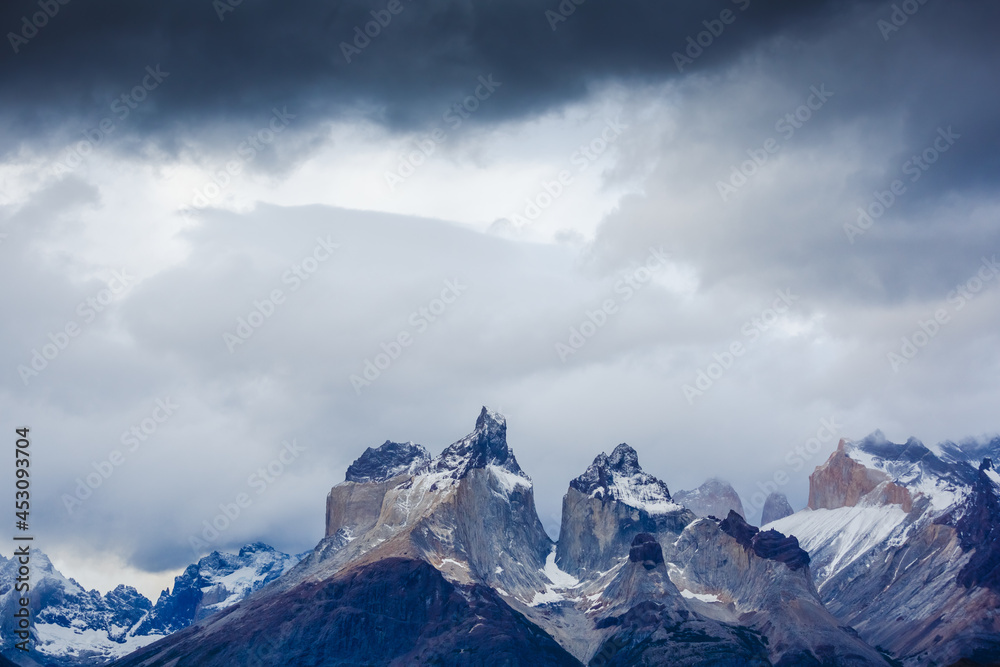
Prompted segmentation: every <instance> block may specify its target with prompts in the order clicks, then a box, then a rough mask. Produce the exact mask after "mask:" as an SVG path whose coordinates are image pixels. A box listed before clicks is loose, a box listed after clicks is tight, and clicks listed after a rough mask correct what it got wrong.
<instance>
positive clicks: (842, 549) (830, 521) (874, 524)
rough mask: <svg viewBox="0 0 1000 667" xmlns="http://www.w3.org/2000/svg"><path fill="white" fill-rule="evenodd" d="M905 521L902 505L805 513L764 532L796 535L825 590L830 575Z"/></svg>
mask: <svg viewBox="0 0 1000 667" xmlns="http://www.w3.org/2000/svg"><path fill="white" fill-rule="evenodd" d="M905 519H906V512H904V511H903V509H902V508H901V507H900V506H899V505H885V506H881V507H840V508H838V509H835V510H828V509H818V510H808V509H806V510H802V511H800V512H796V513H795V514H792V515H791V516H786V517H785V518H783V519H778V520H777V521H772V522H771V523H769V524H767V525H766V526H762V528H761V530H768V529H771V528H773V529H775V530H777V531H779V532H782V533H784V534H785V535H794V536H795V537H796V538H797V539H798V540H799V545H800V546H801V547H802V548H803V549H805V550H806V551H807V552H809V556H810V557H811V558H812V559H813V562H814V564H815V565H816V566H818V568H817V569H816V578H817V582H818V583H819V586H822V582H824V581H825V580H826V579H827V578H828V577H829V576H830V575H832V574H834V573H835V572H837V571H838V570H839V569H841V568H843V567H846V566H847V565H849V564H850V563H852V562H853V561H854V560H855V559H857V558H858V557H859V556H861V555H862V554H864V553H866V552H867V551H869V550H870V549H872V548H874V547H877V546H879V545H881V544H883V543H884V542H885V540H886V539H888V538H889V536H890V535H892V533H893V532H894V531H895V530H896V529H897V528H899V527H900V526H901V525H902V523H903V521H904V520H905Z"/></svg>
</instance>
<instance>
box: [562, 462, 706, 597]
mask: <svg viewBox="0 0 1000 667" xmlns="http://www.w3.org/2000/svg"><path fill="white" fill-rule="evenodd" d="M694 518H695V517H694V514H692V513H691V511H690V510H687V509H685V508H684V507H682V506H681V505H679V504H677V503H675V502H674V501H673V500H672V499H671V497H670V491H669V490H668V488H667V485H666V484H665V483H663V482H662V481H660V480H659V479H657V478H656V477H653V476H652V475H650V474H648V473H646V472H644V471H643V470H642V468H641V467H640V466H639V456H638V454H637V453H636V451H635V450H634V449H632V448H631V447H629V446H628V445H626V444H624V443H623V444H620V445H618V446H617V447H615V449H614V451H612V452H611V455H610V456H608V455H607V454H604V453H602V454H599V455H598V456H597V458H595V459H594V462H593V463H592V464H590V466H589V467H588V468H587V470H586V471H584V473H583V474H582V475H580V476H579V477H577V478H576V479H574V480H573V481H571V482H570V483H569V489H568V490H567V491H566V495H565V496H564V497H563V510H562V528H561V529H560V533H559V534H560V540H559V545H558V547H557V548H556V559H555V560H556V563H558V565H559V567H560V568H562V569H563V570H565V571H566V572H569V573H571V574H573V575H574V576H577V577H581V578H587V577H588V576H590V575H592V574H593V573H596V572H601V571H604V570H607V569H609V568H610V567H611V566H612V565H614V564H615V562H616V559H619V558H623V557H625V556H626V555H627V554H628V553H629V549H630V545H631V544H632V539H633V538H634V537H635V536H636V535H638V534H639V533H671V534H674V535H679V534H680V532H681V531H682V530H684V527H685V526H686V525H688V524H689V523H691V522H692V521H693V520H694Z"/></svg>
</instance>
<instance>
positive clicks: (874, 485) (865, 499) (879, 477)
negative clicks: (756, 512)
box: [809, 440, 913, 512]
mask: <svg viewBox="0 0 1000 667" xmlns="http://www.w3.org/2000/svg"><path fill="white" fill-rule="evenodd" d="M846 444H847V442H846V441H845V440H841V441H840V444H839V445H838V446H837V451H836V452H834V453H833V454H832V455H831V456H830V458H829V459H827V461H826V463H824V464H823V465H821V466H819V467H818V468H816V471H815V472H813V474H812V475H811V476H810V478H809V480H810V484H809V509H813V510H815V509H829V510H834V509H838V508H840V507H855V506H857V505H860V504H867V505H889V504H893V505H899V506H900V507H902V508H903V511H904V512H909V511H910V510H911V509H913V498H912V497H911V496H910V492H909V490H907V489H906V487H904V486H900V485H899V484H896V483H895V482H893V481H891V480H890V478H889V475H888V474H886V473H885V472H883V471H881V470H877V469H873V468H868V467H866V466H864V465H862V464H860V463H858V462H857V461H855V460H854V459H852V458H851V457H850V456H848V454H847V450H846Z"/></svg>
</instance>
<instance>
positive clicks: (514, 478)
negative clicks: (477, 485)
mask: <svg viewBox="0 0 1000 667" xmlns="http://www.w3.org/2000/svg"><path fill="white" fill-rule="evenodd" d="M486 469H487V470H489V471H490V473H492V475H493V477H495V478H496V480H497V481H498V482H499V483H500V486H501V487H502V488H503V490H504V491H505V492H506V493H507V495H508V496H509V495H510V494H511V493H513V492H514V491H515V490H516V489H517V488H518V487H519V486H521V487H524V488H526V489H530V488H531V480H530V479H528V478H527V477H523V476H521V475H518V474H516V473H512V472H511V471H509V470H506V469H504V468H501V467H500V466H495V465H488V466H486Z"/></svg>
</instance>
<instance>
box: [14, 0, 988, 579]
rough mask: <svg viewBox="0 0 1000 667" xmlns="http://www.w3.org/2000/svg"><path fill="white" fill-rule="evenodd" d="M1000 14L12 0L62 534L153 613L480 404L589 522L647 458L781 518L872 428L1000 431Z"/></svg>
mask: <svg viewBox="0 0 1000 667" xmlns="http://www.w3.org/2000/svg"><path fill="white" fill-rule="evenodd" d="M46 7H48V12H49V14H50V15H47V14H45V13H44V11H45V8H46ZM372 12H374V14H373V13H372ZM998 20H1000V7H998V6H996V5H995V4H992V3H983V2H949V3H946V2H943V1H941V0H929V1H927V2H925V3H923V4H921V3H920V2H918V1H917V0H907V1H906V2H901V3H896V4H893V3H891V2H874V1H865V0H854V1H850V2H832V1H829V2H821V1H812V2H803V1H801V0H797V1H794V2H793V1H791V0H789V1H775V2H764V1H763V0H734V1H732V2H730V1H728V0H727V1H721V0H715V1H711V2H706V1H703V0H699V1H698V2H695V1H694V0H689V1H685V2H661V3H646V2H634V1H631V0H626V1H618V2H614V3H610V2H604V3H602V2H600V1H599V0H589V1H588V2H584V3H582V4H579V5H577V4H575V3H573V2H570V1H569V0H566V1H565V2H563V3H562V4H559V3H558V2H556V1H555V0H552V1H551V2H527V1H525V0H511V1H504V2H498V1H481V2H473V1H472V0H465V1H460V0H440V1H432V2H425V3H416V2H411V1H410V0H399V1H398V2H397V1H396V0H393V1H392V2H388V1H387V2H379V1H376V2H373V3H358V2H338V3H321V2H317V1H315V0H294V1H290V2H281V3H278V2H266V1H265V0H243V2H242V3H239V4H235V3H233V4H230V0H218V1H216V2H214V3H213V2H210V1H209V0H198V1H197V2H195V1H188V0H177V1H173V2H144V3H134V2H126V1H124V0H121V1H118V2H111V1H104V2H89V3H83V2H70V3H67V4H58V3H56V2H52V3H51V6H50V5H49V4H47V3H46V2H41V3H38V2H26V1H21V0H18V1H15V2H8V3H5V4H4V6H3V7H2V8H0V27H2V29H3V31H4V33H5V34H6V38H5V42H6V43H5V44H3V45H2V46H0V53H2V56H0V100H2V104H0V154H2V160H0V280H2V281H3V284H4V285H5V288H4V289H3V291H2V292H0V304H2V306H3V317H2V318H0V371H2V372H0V416H2V422H3V425H4V426H3V428H4V431H3V432H4V433H6V434H7V435H6V437H8V438H10V440H11V441H13V439H14V437H15V436H14V428H15V427H17V426H23V425H29V426H30V427H31V429H32V431H31V433H32V436H33V444H32V456H33V457H34V458H33V466H32V468H31V471H32V484H33V487H32V488H33V489H34V501H33V513H32V520H33V526H32V532H34V534H35V535H36V536H37V540H38V542H37V545H38V547H40V548H42V549H43V550H45V551H46V552H48V553H50V554H51V555H52V557H53V560H54V562H55V563H56V565H57V566H58V567H59V568H60V569H62V571H63V572H64V573H65V574H67V575H68V576H74V577H76V578H77V579H79V580H80V581H81V583H83V584H84V585H85V586H88V587H96V588H98V589H100V590H102V591H105V590H107V589H109V588H113V587H114V585H115V584H116V583H119V582H122V583H130V584H134V585H137V586H139V587H140V590H142V591H143V592H144V593H146V594H147V595H153V596H155V594H156V593H157V592H158V591H159V590H160V589H162V588H164V587H165V586H167V585H169V584H170V577H171V576H172V575H173V573H175V572H176V571H177V570H178V569H179V568H183V567H184V566H185V565H187V564H188V563H190V562H193V561H194V560H196V559H197V558H198V557H199V556H201V555H204V553H207V552H208V551H210V550H211V549H214V548H238V547H239V546H240V545H242V544H245V543H247V542H250V541H255V540H261V541H265V542H268V543H270V544H272V545H274V546H275V547H277V548H279V549H281V550H284V551H288V552H301V551H304V550H307V549H310V548H312V547H313V546H314V545H315V544H316V542H317V541H318V540H319V539H320V538H321V537H322V531H323V517H324V501H325V496H326V493H327V491H328V490H329V488H330V487H331V486H332V485H334V484H336V483H338V482H340V481H342V480H343V475H344V471H345V469H346V467H347V466H348V465H349V464H350V462H351V461H352V460H353V459H354V458H356V457H357V456H358V455H359V454H360V453H361V452H362V451H363V450H364V448H365V447H368V446H377V445H378V444H380V443H382V442H383V441H385V440H386V439H392V440H397V441H406V440H413V441H415V442H419V443H421V444H423V445H425V446H426V447H428V449H430V450H431V452H432V453H435V454H436V453H437V452H439V451H440V450H441V449H442V448H443V447H444V446H446V445H447V444H449V443H451V442H453V441H455V440H457V439H458V438H460V437H461V436H463V435H464V434H466V433H468V432H469V431H470V430H471V429H472V427H473V425H474V422H475V418H476V416H477V414H478V410H479V408H480V406H482V405H484V404H485V405H489V406H491V407H493V408H495V409H498V410H500V411H502V412H504V413H505V414H506V415H507V417H508V436H509V438H508V439H509V443H510V444H511V446H512V447H513V449H514V451H515V453H516V455H517V458H518V461H519V462H520V464H521V466H522V468H524V470H525V471H526V472H527V473H528V474H529V475H530V476H531V477H532V478H533V479H534V482H535V492H536V501H537V504H538V509H539V514H540V516H541V518H542V521H543V522H544V524H545V526H546V528H547V529H548V530H549V532H550V534H551V535H552V536H553V537H555V536H556V534H557V532H558V522H559V514H560V503H561V499H562V495H563V493H564V492H565V490H566V487H567V484H568V482H569V480H570V479H571V478H572V477H574V476H576V475H578V474H580V473H581V472H582V471H583V470H584V469H585V468H586V466H587V465H588V464H589V463H590V462H591V461H592V460H593V458H594V456H596V455H597V454H598V453H600V452H601V451H610V450H611V449H612V448H613V447H614V446H615V445H616V444H618V443H620V442H628V443H629V444H631V445H633V446H634V447H635V448H636V449H637V450H638V452H639V456H640V461H641V463H642V464H643V466H644V468H646V469H647V470H648V471H649V472H651V473H653V474H655V475H657V476H658V477H660V478H662V479H663V480H664V481H666V482H667V484H668V485H669V487H670V489H671V490H678V489H685V488H692V487H694V486H697V485H698V484H700V483H701V482H703V481H704V480H705V479H706V478H708V477H712V476H720V477H722V478H725V479H728V480H730V481H731V482H732V483H733V484H734V485H735V486H736V488H737V490H738V491H739V492H740V494H741V495H742V496H743V499H744V503H745V504H747V505H748V506H749V507H750V508H751V509H750V510H749V511H748V518H750V519H751V520H754V521H756V520H757V519H758V518H759V505H756V507H755V506H754V502H753V500H752V498H753V495H754V493H756V492H758V491H759V490H760V488H762V486H767V483H768V482H770V483H772V484H774V480H775V479H777V480H778V483H777V484H775V485H774V486H775V487H777V488H780V490H781V491H783V492H785V493H786V494H787V495H788V496H789V498H790V500H791V502H792V505H793V507H795V508H796V509H799V508H801V507H803V506H804V505H805V502H806V499H807V491H808V479H807V478H808V474H809V472H811V470H812V469H813V467H815V465H818V464H820V463H822V461H823V460H825V458H826V457H827V456H828V455H829V453H830V452H831V451H832V450H833V449H834V447H835V446H836V442H837V440H838V439H839V438H840V437H848V438H861V437H863V436H864V435H866V434H868V433H870V432H871V431H873V430H875V429H881V430H882V431H884V433H885V434H886V436H887V437H889V438H890V439H893V440H894V441H897V442H901V441H904V440H905V439H906V438H908V437H911V436H914V437H917V438H919V439H921V440H923V441H924V442H927V443H935V442H940V441H942V440H945V439H952V440H960V439H964V438H970V437H971V438H980V437H984V436H987V435H991V434H995V433H997V431H998V430H1000V426H998V421H997V405H998V404H1000V380H998V378H1000V374H998V371H1000V346H998V344H997V343H998V340H997V338H998V336H997V333H996V332H997V327H998V324H1000V290H998V289H997V283H998V282H1000V265H997V264H996V263H995V260H994V257H995V256H996V255H997V254H1000V196H998V194H1000V193H998V189H997V182H998V176H1000V158H998V155H1000V152H998V143H1000V142H998V132H1000V126H998V125H997V122H996V119H997V117H998V115H1000V99H998V96H1000V92H998V87H997V85H996V64H997V62H1000V45H998V43H997V41H996V30H997V27H998V25H1000V23H998ZM366 30H367V31H368V33H369V35H365V31H366ZM371 35H374V36H371ZM422 309H423V310H422ZM254 313H256V314H254ZM241 319H242V320H243V321H244V322H245V323H243V324H241V323H240V320H241ZM68 332H69V333H68ZM904 339H905V341H904ZM400 340H402V341H403V342H404V343H407V344H406V345H398V343H395V344H394V343H393V341H400ZM397 345H398V347H397ZM380 354H384V355H386V356H381V357H380V356H379V355H380ZM375 364H378V365H379V366H382V368H376V367H375ZM366 368H367V376H366V375H365V372H366ZM352 376H354V378H353V379H352ZM132 429H135V433H131V432H130V431H132ZM810 439H814V440H812V441H811V442H810ZM283 443H288V444H283ZM116 452H117V454H116ZM282 458H283V461H282V462H281V463H273V462H275V461H281V459H282ZM112 459H113V461H112ZM106 462H107V463H106ZM269 464H270V465H271V466H272V473H273V472H274V471H278V470H280V474H277V475H274V476H272V473H266V474H267V477H266V478H265V477H263V476H256V477H253V475H255V473H256V471H258V469H261V468H264V469H266V468H267V467H268V465H269ZM11 467H12V466H10V465H8V464H5V465H4V470H9V469H10V468H11ZM101 471H104V473H105V474H106V478H105V477H104V476H101ZM88 475H90V479H91V481H92V482H95V484H96V482H99V485H98V486H97V487H96V488H90V487H91V486H92V485H91V484H88V483H87V478H88ZM95 475H96V476H95ZM98 478H100V479H98ZM12 481H13V479H12V475H11V474H9V473H8V474H5V475H4V479H3V481H2V486H0V489H2V491H3V495H4V497H5V498H11V497H12V493H13V487H12ZM81 483H82V484H83V485H84V486H83V487H81ZM88 491H89V492H90V493H89V495H88V493H87V492H88ZM240 494H246V498H249V500H250V502H249V503H244V504H245V505H247V506H245V507H242V508H241V509H240V515H239V516H238V517H237V518H235V519H234V520H232V521H231V525H230V527H229V528H228V529H226V530H224V531H222V532H221V534H219V535H218V536H217V537H216V538H215V539H213V540H210V541H208V542H206V545H205V546H203V547H201V548H200V550H199V549H198V548H194V547H192V545H191V541H190V538H191V537H192V536H197V537H199V538H201V537H203V535H202V531H203V529H204V524H203V522H206V521H208V522H211V521H212V520H213V519H214V518H215V517H216V516H217V515H218V514H219V513H220V511H221V510H220V504H221V505H223V506H225V505H227V504H232V503H236V502H237V498H238V497H239V496H240ZM81 497H83V498H81ZM70 499H72V500H70ZM10 551H11V549H10V547H9V546H4V547H2V548H0V552H2V553H5V554H9V553H10Z"/></svg>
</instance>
